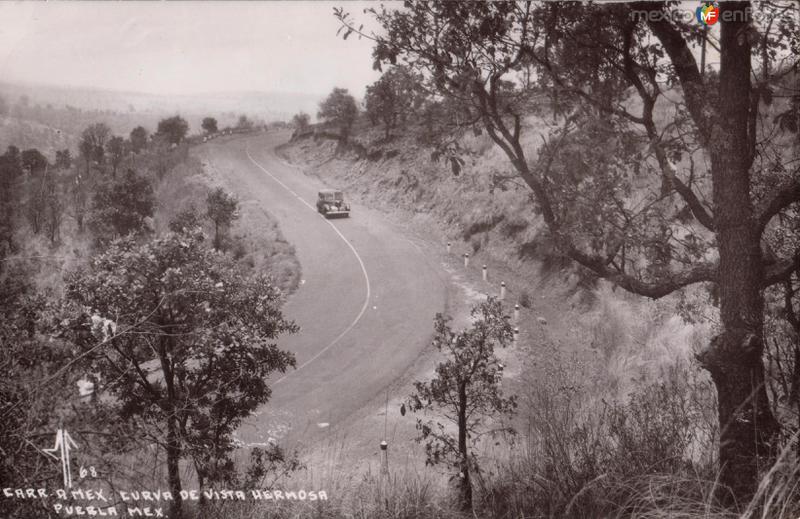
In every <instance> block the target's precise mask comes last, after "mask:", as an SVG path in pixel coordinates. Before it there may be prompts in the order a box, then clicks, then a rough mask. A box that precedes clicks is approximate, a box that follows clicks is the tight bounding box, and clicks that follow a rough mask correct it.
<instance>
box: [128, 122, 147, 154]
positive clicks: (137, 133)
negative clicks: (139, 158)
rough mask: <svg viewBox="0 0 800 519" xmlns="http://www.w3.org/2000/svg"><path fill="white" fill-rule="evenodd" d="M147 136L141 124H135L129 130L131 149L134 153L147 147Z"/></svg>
mask: <svg viewBox="0 0 800 519" xmlns="http://www.w3.org/2000/svg"><path fill="white" fill-rule="evenodd" d="M147 137H148V135H147V130H145V129H144V127H142V126H137V127H136V128H134V129H133V130H131V135H130V140H131V150H132V151H133V152H134V153H139V152H140V151H142V150H143V149H145V148H146V147H147Z"/></svg>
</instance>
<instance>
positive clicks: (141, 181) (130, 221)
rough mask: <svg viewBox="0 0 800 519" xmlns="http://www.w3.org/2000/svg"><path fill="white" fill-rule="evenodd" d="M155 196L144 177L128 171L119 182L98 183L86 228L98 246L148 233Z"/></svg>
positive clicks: (151, 186) (150, 185)
mask: <svg viewBox="0 0 800 519" xmlns="http://www.w3.org/2000/svg"><path fill="white" fill-rule="evenodd" d="M154 209H155V196H154V194H153V185H152V184H151V183H150V180H149V179H148V178H147V177H144V176H141V175H138V174H137V173H136V172H135V171H133V170H132V169H129V170H127V171H126V172H125V174H124V175H122V176H121V177H120V178H118V179H113V180H110V181H107V182H103V183H100V184H99V185H98V186H97V188H96V191H95V192H94V195H93V197H92V208H91V215H90V221H89V226H90V227H91V229H92V232H93V233H94V236H95V239H96V240H97V242H98V243H100V244H104V243H108V242H110V241H111V240H112V239H114V238H117V237H121V236H127V235H129V234H133V235H140V234H144V233H146V232H147V231H148V227H147V221H146V219H147V218H149V217H152V216H153V211H154Z"/></svg>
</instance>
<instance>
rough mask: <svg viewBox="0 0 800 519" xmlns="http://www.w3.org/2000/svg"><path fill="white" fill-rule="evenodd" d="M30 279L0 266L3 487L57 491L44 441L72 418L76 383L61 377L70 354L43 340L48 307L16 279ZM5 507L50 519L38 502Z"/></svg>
mask: <svg viewBox="0 0 800 519" xmlns="http://www.w3.org/2000/svg"><path fill="white" fill-rule="evenodd" d="M25 274H26V273H25V272H19V271H12V270H10V269H9V268H8V267H7V266H5V265H2V264H0V294H2V295H0V369H2V370H3V373H4V375H3V377H2V380H0V415H2V417H3V419H2V420H0V452H2V453H3V455H2V456H0V481H2V482H3V486H4V487H12V488H32V487H34V486H39V487H46V486H53V487H57V486H59V485H60V484H61V470H60V467H59V466H58V465H56V464H54V463H47V462H46V458H45V457H44V456H43V455H42V452H41V448H42V447H45V446H46V445H44V442H42V440H41V438H43V437H47V438H48V441H50V440H49V438H50V435H51V433H52V431H53V430H54V429H55V428H56V426H57V425H58V419H59V417H61V418H67V417H68V416H69V414H68V411H67V409H66V408H65V407H64V405H63V404H64V402H63V398H64V395H65V394H66V395H69V394H70V385H69V382H71V381H72V380H71V378H70V375H69V373H67V372H64V371H61V372H59V368H60V367H62V366H63V365H64V364H65V362H66V361H67V359H68V355H69V350H68V348H66V347H64V345H63V344H61V343H60V342H57V341H52V340H50V341H47V338H46V337H45V336H43V335H41V333H42V332H44V331H47V330H43V329H41V325H42V324H43V323H42V321H43V318H42V314H43V312H42V310H43V308H44V306H45V305H44V301H43V300H42V298H41V297H38V296H35V295H33V294H26V293H25V292H26V291H27V289H26V287H24V286H21V285H20V284H19V283H18V281H20V280H19V279H14V278H18V277H24V276H25ZM45 383H46V386H45V385H44V384H45ZM73 387H74V386H73ZM45 389H46V390H45ZM45 434H46V436H43V435H45ZM0 507H2V511H3V512H2V514H3V517H8V518H9V519H16V518H19V519H23V518H28V517H38V516H40V515H42V514H44V515H46V511H44V510H43V508H42V503H41V502H40V501H38V500H37V501H35V502H29V501H28V500H9V499H5V500H4V501H3V503H2V505H0Z"/></svg>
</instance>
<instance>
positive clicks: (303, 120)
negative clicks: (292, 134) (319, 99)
mask: <svg viewBox="0 0 800 519" xmlns="http://www.w3.org/2000/svg"><path fill="white" fill-rule="evenodd" d="M310 124H311V117H310V116H309V115H308V114H307V113H305V112H298V113H296V114H294V116H293V117H292V126H294V129H295V130H296V131H298V132H303V131H305V130H306V129H307V128H308V126H309V125H310Z"/></svg>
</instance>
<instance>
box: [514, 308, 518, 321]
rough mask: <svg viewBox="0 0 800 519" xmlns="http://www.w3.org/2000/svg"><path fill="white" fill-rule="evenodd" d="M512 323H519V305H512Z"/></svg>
mask: <svg viewBox="0 0 800 519" xmlns="http://www.w3.org/2000/svg"><path fill="white" fill-rule="evenodd" d="M514 322H515V323H518V322H519V304H516V305H514Z"/></svg>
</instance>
